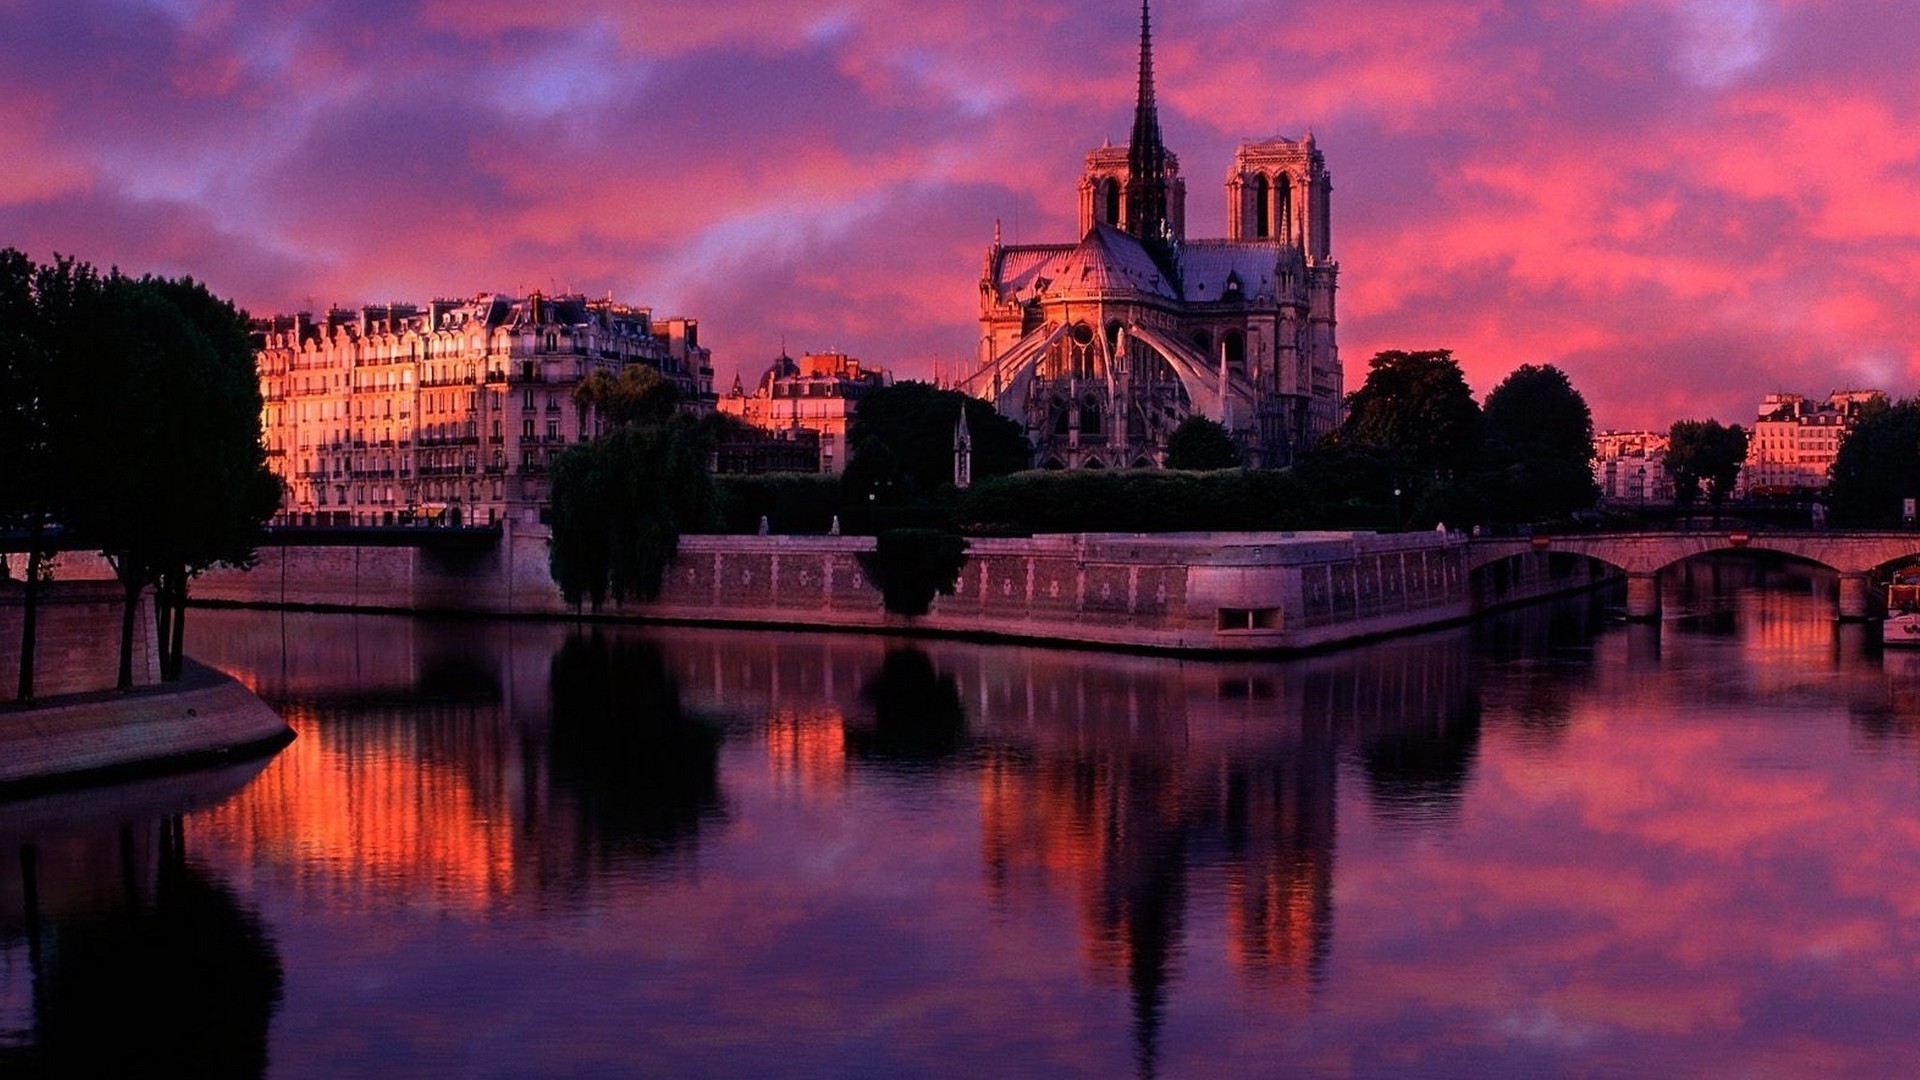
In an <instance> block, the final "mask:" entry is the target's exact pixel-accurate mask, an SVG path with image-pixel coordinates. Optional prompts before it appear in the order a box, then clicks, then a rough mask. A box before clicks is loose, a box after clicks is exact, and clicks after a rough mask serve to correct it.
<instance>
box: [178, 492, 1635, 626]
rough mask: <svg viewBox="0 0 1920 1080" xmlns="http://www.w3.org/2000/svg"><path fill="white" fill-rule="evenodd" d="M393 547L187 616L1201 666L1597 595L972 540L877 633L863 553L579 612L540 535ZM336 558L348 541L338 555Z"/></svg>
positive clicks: (1494, 575) (1336, 538)
mask: <svg viewBox="0 0 1920 1080" xmlns="http://www.w3.org/2000/svg"><path fill="white" fill-rule="evenodd" d="M416 531H417V532H419V533H420V535H421V537H422V540H421V542H420V543H419V544H417V545H412V546H409V545H405V544H397V543H394V542H392V537H390V536H384V535H383V536H382V537H381V539H380V541H379V542H377V543H370V544H357V543H341V542H334V543H327V544H314V543H309V542H298V541H295V540H292V539H289V540H288V541H287V542H284V543H277V544H275V543H270V544H269V545H267V546H263V547H262V548H261V549H260V552H259V556H260V558H259V562H258V564H257V565H256V566H255V567H254V568H253V569H252V570H249V571H245V572H241V571H230V570H216V571H211V572H209V573H207V574H205V575H204V576H202V577H201V578H200V579H198V580H197V581H196V582H195V584H194V592H193V596H194V599H195V601H196V602H200V603H216V604H232V605H243V606H264V607H286V608H307V609H318V610H342V611H384V612H405V613H431V614H463V615H493V616H522V617H525V616H533V617H546V618H570V617H578V616H580V615H582V614H590V615H597V616H598V617H603V618H610V619H626V620H634V621H649V622H667V623H691V624H700V625H723V626H758V627H782V628H803V629H821V630H867V631H878V632H889V633H924V634H939V635H953V636H966V637H979V638H994V639H1005V640H1024V641H1044V642H1051V643H1057V644H1071V645H1087V646H1099V647H1116V648H1136V649H1149V650H1156V651H1172V652H1195V653H1209V652H1212V653H1281V652H1288V651H1295V650H1303V649H1316V648H1324V647H1329V646H1333V645H1339V644H1343V643H1348V642H1354V641H1359V640H1364V639H1369V638H1375V637H1380V636H1384V635H1389V634H1396V633H1405V632H1409V631H1413V630H1419V629H1423V628H1427V627H1432V626H1438V625H1443V624H1447V623H1453V622H1459V621H1463V620H1465V619H1469V618H1471V617H1473V616H1474V615H1476V614H1479V613H1481V612H1484V611H1488V610H1492V609H1494V608H1498V607H1503V606H1507V605H1510V604H1514V603H1521V602H1526V601H1529V600H1535V599H1541V598H1544V597H1546V596H1552V595H1559V594H1563V593H1568V592H1573V591H1577V590H1582V589H1588V588H1592V587H1594V586H1595V585H1598V584H1600V583H1602V582H1604V581H1606V580H1610V579H1611V578H1612V576H1614V575H1612V573H1611V572H1610V571H1609V570H1608V569H1607V568H1606V567H1605V566H1604V565H1602V564H1599V563H1596V562H1594V561H1593V560H1591V559H1586V558H1578V557H1573V556H1568V555H1561V554H1555V553H1552V552H1541V551H1534V550H1532V549H1525V550H1518V551H1514V552H1512V553H1511V554H1509V555H1505V556H1503V557H1502V558H1500V559H1498V560H1492V561H1489V562H1487V563H1486V564H1484V565H1477V566H1476V565H1475V564H1474V560H1473V559H1472V558H1471V551H1472V545H1471V544H1470V543H1469V541H1468V538H1467V537H1465V536H1464V535H1462V534H1459V533H1444V532H1420V533H1395V534H1375V533H1369V532H1300V533H1186V534H1178V533H1176V534H1074V535H1051V536H1044V535H1043V536H1032V537H1017V538H975V539H971V540H969V541H968V547H967V558H966V562H965V564H964V565H963V567H962V569H961V572H960V577H959V580H958V582H957V583H956V588H955V591H954V593H953V594H952V595H950V596H940V597H937V598H936V599H935V601H934V604H933V608H932V610H931V611H930V612H928V613H927V614H926V615H922V616H914V617H906V616H900V615H893V614H889V613H887V612H886V611H885V610H884V608H883V607H882V605H881V595H880V592H879V590H878V589H877V588H875V587H874V585H873V583H872V582H871V581H869V580H868V578H867V575H866V572H865V570H864V569H863V567H862V564H861V556H862V555H863V554H865V553H867V552H870V551H872V550H873V547H874V540H873V538H872V537H866V536H684V537H682V538H681V541H680V552H679V557H678V558H677V559H676V560H675V561H674V563H673V565H672V566H671V567H670V568H669V570H668V572H667V576H666V578H665V580H664V582H663V585H662V589H661V592H660V595H659V596H658V597H657V598H655V599H654V600H651V601H646V602H635V601H629V602H627V603H624V604H612V603H610V604H608V605H607V606H606V607H605V608H603V609H602V610H601V611H599V612H597V613H594V612H584V613H583V612H576V611H575V610H574V609H572V608H570V607H568V606H567V605H566V604H565V603H564V602H563V601H562V600H561V597H560V594H559V590H558V589H557V588H556V587H555V585H554V584H553V582H552V580H551V578H550V576H549V573H548V567H547V551H548V537H549V533H548V531H547V530H546V528H545V527H543V526H540V525H538V524H532V523H524V522H513V521H509V522H508V523H506V524H505V525H504V527H502V528H499V529H497V530H488V532H489V534H490V535H493V536H494V537H496V539H495V540H494V542H492V543H489V544H483V545H482V544H472V543H461V544H448V543H445V542H442V539H441V538H440V537H437V536H435V535H434V532H435V531H434V530H416ZM341 539H344V538H341Z"/></svg>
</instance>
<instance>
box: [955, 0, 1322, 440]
mask: <svg viewBox="0 0 1920 1080" xmlns="http://www.w3.org/2000/svg"><path fill="white" fill-rule="evenodd" d="M1226 186H1227V223H1226V227H1227V235H1226V238H1225V239H1222V240H1207V239H1198V240H1196V239H1188V237H1187V220H1186V218H1187V215H1186V194H1187V189H1186V180H1185V179H1184V178H1182V177H1181V175H1180V161H1179V159H1178V158H1177V157H1176V156H1174V154H1173V152H1172V151H1171V150H1168V149H1167V147H1166V145H1165V144H1164V143H1163V142H1162V141H1161V136H1160V119H1159V114H1158V112H1157V110H1156V108H1155V105H1154V91H1153V24H1152V16H1151V12H1150V11H1149V10H1148V5H1147V3H1146V0H1142V3H1141V7H1140V84H1139V98H1138V100H1137V102H1136V103H1135V106H1134V115H1133V132H1132V139H1131V141H1130V142H1129V143H1128V145H1126V146H1124V147H1114V146H1103V147H1101V148H1099V149H1097V150H1093V151H1090V152H1089V153H1088V154H1087V159H1086V171H1085V173H1084V174H1083V176H1082V177H1081V180H1080V240H1079V242H1078V243H1072V244H1013V245H1009V244H1003V243H1001V239H1000V235H999V228H998V226H996V227H995V229H994V241H993V245H992V246H991V247H990V248H988V249H987V258H986V267H985V270H984V272H983V273H982V275H981V278H980V366H979V367H978V368H977V369H976V370H974V371H973V372H972V373H971V374H970V375H969V376H968V377H967V378H966V379H965V380H964V381H963V382H962V383H961V389H964V390H966V391H968V392H969V393H972V394H973V395H975V396H976V397H980V398H984V399H986V400H988V401H991V402H993V404H994V406H995V407H996V408H998V409H999V410H1000V411H1001V412H1002V413H1004V414H1006V415H1008V416H1011V417H1014V418H1015V419H1017V420H1020V421H1021V422H1022V423H1024V424H1025V425H1026V429H1027V436H1028V438H1029V439H1030V440H1031V441H1032V443H1033V445H1034V463H1035V464H1036V465H1038V466H1041V467H1044V468H1052V469H1078V468H1088V469H1091V468H1148V467H1155V466H1160V465H1164V464H1165V459H1166V446H1167V437H1168V436H1169V435H1170V434H1172V433H1173V431H1174V429H1175V428H1178V427H1179V426H1180V424H1181V423H1182V422H1183V421H1185V420H1186V419H1187V418H1188V417H1189V416H1194V415H1199V416H1205V417H1207V418H1208V419H1210V420H1214V421H1217V422H1219V423H1220V424H1222V425H1223V426H1225V427H1226V428H1227V430H1228V431H1229V432H1231V433H1232V435H1233V438H1234V441H1235V443H1236V444H1238V446H1239V447H1240V452H1241V459H1242V461H1244V462H1245V463H1246V464H1248V465H1252V466H1277V465H1285V464H1288V463H1290V462H1291V461H1292V460H1293V458H1294V455H1296V454H1298V453H1299V452H1301V451H1302V450H1304V449H1306V448H1307V447H1309V446H1311V445H1312V444H1313V442H1314V441H1315V440H1317V439H1318V438H1319V437H1320V436H1321V435H1324V434H1326V433H1327V432H1329V431H1331V430H1333V428H1334V427H1336V426H1337V425H1338V424H1339V422H1340V410H1341V395H1342V382H1341V371H1340V354H1339V351H1338V349H1337V348H1336V346H1335V344H1334V307H1333V298H1334V284H1335V279H1336V278H1337V276H1338V274H1339V265H1338V264H1337V263H1335V262H1334V261H1333V257H1332V254H1331V252H1332V244H1331V238H1330V236H1329V224H1330V221H1331V214H1330V212H1329V209H1328V202H1329V199H1330V196H1331V194H1332V191H1333V184H1332V181H1331V178H1330V177H1329V176H1328V173H1327V167H1326V161H1325V159H1324V158H1323V157H1322V156H1321V154H1320V151H1319V150H1318V149H1316V148H1315V146H1314V141H1313V135H1312V134H1311V133H1308V134H1307V136H1306V137H1305V138H1303V139H1300V140H1298V141H1295V140H1291V139H1281V138H1276V139H1271V140H1268V141H1263V142H1254V143H1247V144H1245V145H1242V146H1241V147H1240V148H1239V150H1238V152H1237V153H1236V154H1235V155H1234V160H1233V168H1232V169H1231V170H1229V171H1228V173H1227V184H1226Z"/></svg>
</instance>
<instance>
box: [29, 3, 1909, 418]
mask: <svg viewBox="0 0 1920 1080" xmlns="http://www.w3.org/2000/svg"><path fill="white" fill-rule="evenodd" d="M0 19H4V23H3V25H5V27H6V31H5V33H4V34H0V163H4V164H3V165H0V245H11V246H15V247H19V248H22V249H24V250H25V251H27V252H28V254H30V255H32V256H33V257H35V258H37V259H47V258H50V257H51V256H52V255H53V254H54V253H55V252H60V253H65V254H72V255H77V256H79V257H81V258H84V259H87V260H89V261H92V262H96V263H99V264H103V265H105V264H118V265H119V266H121V267H122V268H123V269H126V270H129V271H135V272H144V271H153V272H159V273H167V274H192V275H194V276H195V277H198V278H201V279H203V280H205V281H206V282H208V283H209V284H210V285H211V286H212V287H213V288H214V289H215V290H216V291H219V292H221V293H222V294H224V295H228V296H231V297H232V298H234V299H235V300H236V301H238V302H239V303H240V304H242V305H243V306H245V307H246V308H248V309H249V310H251V311H253V312H254V313H255V314H268V313H273V312H279V311H289V310H294V309H298V308H303V307H315V308H323V307H325V306H326V305H328V304H332V303H339V304H343V305H351V304H358V303H365V302H378V301H385V300H415V301H419V300H425V299H427V298H430V297H433V296H462V295H469V294H472V293H475V292H480V291H488V290H502V291H518V290H523V289H534V288H541V289H547V290H549V291H553V290H558V289H576V290H580V291H585V292H589V293H596V294H604V293H607V292H609V291H611V292H612V293H614V294H615V295H616V296H617V297H619V298H621V299H625V300H630V301H633V302H637V303H643V304H648V305H650V306H652V307H653V308H654V309H655V310H656V311H657V312H659V313H661V314H686V315H692V316H694V317H697V318H698V319H700V321H701V330H702V334H703V340H704V342H705V343H706V344H708V345H711V346H712V347H713V349H714V354H715V367H716V368H717V369H718V371H719V373H720V378H721V381H722V383H723V384H724V383H726V382H730V381H731V378H732V375H733V373H734V371H735V370H742V371H744V372H745V373H746V375H747V376H748V378H749V379H751V378H752V377H754V376H755V375H757V374H758V372H759V371H761V370H762V369H763V368H764V367H765V365H766V363H767V361H768V360H769V359H770V358H771V357H772V356H773V355H774V354H775V353H776V352H777V351H778V350H779V348H780V346H781V342H782V341H783V340H784V341H785V342H786V345H787V347H788V349H789V350H790V351H795V352H797V351H799V350H803V349H806V350H823V349H829V348H837V349H841V350H844V351H847V352H851V353H853V354H854V355H856V356H859V357H861V358H863V359H865V360H868V361H871V362H874V363H879V364H882V365H887V366H891V367H893V368H894V369H895V371H896V372H897V373H898V374H901V375H904V376H908V377H926V376H928V375H930V374H931V373H932V371H933V363H934V361H935V359H936V358H938V359H939V360H940V362H941V363H942V364H943V365H951V364H953V363H954V362H955V361H956V360H957V359H968V360H970V359H972V358H973V355H974V351H975V343H976V332H975V327H976V324H975V318H976V315H977V303H978V300H977V297H978V292H977V288H976V284H977V281H978V275H979V273H980V265H981V259H982V256H983V254H984V251H985V248H986V245H987V243H988V242H989V241H990V239H991V238H992V235H993V226H994V221H995V219H996V218H998V219H1001V220H1002V221H1003V222H1004V227H1005V230H1006V234H1007V237H1008V239H1009V240H1010V241H1012V240H1019V241H1024V242H1030V243H1031V242H1055V241H1057V242H1065V241H1070V240H1073V239H1076V237H1075V236H1074V235H1073V234H1074V229H1075V212H1076V203H1075V192H1074V184H1075V182H1076V180H1077V178H1078V175H1079V169H1080V163H1081V157H1082V155H1083V154H1084V152H1085V151H1086V150H1087V149H1088V148H1090V147H1093V146H1098V145H1099V144H1100V143H1101V141H1102V140H1103V139H1109V138H1110V139H1112V140H1114V141H1115V142H1123V141H1124V140H1125V138H1126V136H1127V131H1128V125H1129V120H1130V116H1131V108H1132V98H1133V69H1134V58H1135V52H1134V50H1135V46H1136V42H1137V34H1138V23H1137V19H1138V9H1137V7H1135V6H1134V5H1133V3H1132V0H1106V2H1104V3H1094V2H1091V0H1021V2H1019V3H1002V2H1001V0H723V2H719V3H710V4H690V3H683V2H673V3H665V2H659V3H655V2H621V0H546V2H542V3H528V2H526V0H512V2H507V0H297V2H296V0H247V2H245V3H242V2H240V0H62V2H60V3H47V2H43V0H0ZM1155 40H1156V66H1157V72H1158V76H1159V86H1158V90H1159V100H1160V104H1161V120H1162V124H1163V126H1164V128H1165V130H1166V135H1167V140H1168V142H1169V144H1170V145H1171V146H1172V148H1173V149H1174V150H1175V152H1176V153H1178V154H1179V155H1180V160H1181V164H1182V169H1183V172H1184V174H1185V176H1186V177H1187V181H1188V187H1189V192H1190V194H1189V209H1188V231H1189V234H1190V235H1193V236H1196V237H1198V236H1218V235H1221V234H1223V233H1224V232H1225V199H1224V195H1223V187H1222V185H1223V182H1224V178H1225V174H1226V170H1227V166H1228V163H1229V160H1230V157H1231V154H1232V150H1233V147H1234V145H1235V144H1236V143H1237V142H1239V141H1240V140H1242V139H1246V138H1262V137H1267V136H1272V135H1285V136H1288V137H1298V136H1299V135H1300V134H1302V133H1303V132H1304V131H1306V130H1307V129H1308V128H1311V129H1312V130H1313V132H1314V134H1315V137H1316V138H1317V139H1318V141H1319V144H1320V146H1321V148H1322V149H1323V150H1324V151H1325V153H1326V156H1327V161H1328V165H1329V167H1330V169H1331V170H1332V172H1333V174H1334V184H1335V191H1334V204H1333V208H1334V214H1335V220H1334V231H1333V243H1334V254H1335V256H1336V257H1337V258H1338V259H1339V260H1340V263H1341V267H1342V280H1341V284H1342V289H1341V294H1340V303H1341V309H1340V339H1341V345H1342V347H1343V348H1342V355H1343V357H1344V358H1345V360H1346V366H1347V376H1348V389H1350V390H1351V389H1353V388H1355V387H1357V386H1358V385H1359V382H1360V380H1361V379H1362V378H1363V377H1364V375H1365V372H1366V360H1367V358H1368V357H1369V356H1371V355H1372V354H1373V353H1374V352H1376V351H1378V350H1381V349H1388V348H1410V349H1411V348H1437V347H1447V348H1452V349H1453V350H1454V351H1455V355H1456V356H1458V357H1459V358H1460V360H1461V362H1462V364H1463V366H1464V367H1465V369H1466V371H1467V374H1468V377H1469V380H1470V381H1471V382H1472V384H1473V386H1474V388H1475V390H1476V391H1478V392H1480V393H1482V394H1484V393H1485V392H1486V391H1487V390H1488V389H1490V388H1491V387H1492V386H1493V385H1494V384H1496V383H1497V382H1498V381H1499V380H1500V379H1501V378H1502V377H1504V376H1505V374H1506V373H1507V372H1508V371H1510V370H1512V368H1513V367H1515V366H1516V365H1518V364H1521V363H1528V362H1535V363H1540V362H1546V363H1554V364H1558V365H1559V366H1561V367H1562V368H1564V369H1565V370H1566V371H1567V372H1568V374H1569V375H1570V376H1571V377H1572V379H1573V381H1574V384H1575V386H1577V387H1578V388H1579V389H1580V390H1581V391H1582V392H1583V393H1584V394H1585V395H1586V397H1587V400H1588V402H1589V404H1591V405H1592V407H1593V412H1594V419H1595V421H1596V423H1597V424H1599V425H1600V426H1602V427H1634V426H1660V427H1664V426H1666V425H1667V424H1668V423H1670V422H1671V421H1673V420H1675V419H1680V418H1683V417H1702V416H1713V417H1717V418H1719V419H1721V420H1723V421H1729V422H1734V421H1738V422H1743V423H1744V422H1748V421H1750V420H1751V418H1752V415H1753V411H1754V406H1755V405H1756V404H1757V403H1758V401H1759V398H1760V396H1761V395H1762V394H1764V393H1766V392H1768V391H1772V390H1793V391H1799V392H1803V393H1810V394H1825V393H1826V392H1827V391H1829V390H1833V389H1840V388H1848V387H1857V386H1869V387H1879V388H1883V389H1886V390H1889V391H1891V392H1893V393H1894V394H1896V395H1898V396H1906V395H1909V394H1912V393H1913V392H1914V389H1915V382H1916V377H1915V376H1916V372H1920V346H1917V345H1916V340H1915V331H1916V317H1915V314H1914V313H1915V312H1916V311H1920V80H1916V79H1915V78H1914V77H1913V74H1912V73H1913V72H1914V71H1915V70H1920V7H1916V6H1914V5H1909V4H1902V3H1888V2H1885V0H1539V2H1532V3H1529V2H1523V0H1510V2H1505V3H1502V2H1498V0H1320V2H1317V3H1314V4H1306V3H1292V2H1288V3H1279V2H1274V0H1185V2H1183V3H1179V4H1174V3H1171V2H1167V0H1163V2H1162V3H1161V4H1160V5H1158V6H1157V9H1156V11H1155Z"/></svg>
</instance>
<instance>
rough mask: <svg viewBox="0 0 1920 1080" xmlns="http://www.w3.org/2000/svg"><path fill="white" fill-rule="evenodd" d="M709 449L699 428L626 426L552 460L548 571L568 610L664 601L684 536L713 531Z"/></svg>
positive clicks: (690, 422) (683, 421)
mask: <svg viewBox="0 0 1920 1080" xmlns="http://www.w3.org/2000/svg"><path fill="white" fill-rule="evenodd" d="M711 447H712V444H711V441H710V440H709V438H708V436H707V434H706V431H705V429H704V428H703V427H702V426H701V425H700V424H699V422H698V421H696V420H694V419H693V418H692V417H689V416H676V417H674V418H673V419H671V420H669V421H667V422H665V423H642V424H626V425H622V426H620V427H618V428H616V429H614V431H613V432H612V433H611V434H608V435H606V436H604V437H602V438H599V439H595V440H593V441H592V442H588V443H583V444H581V445H579V446H575V447H571V448H569V449H568V450H567V451H566V452H564V453H562V454H561V455H560V456H559V457H558V458H556V459H555V460H554V465H553V473H552V498H553V503H552V507H553V509H552V517H551V520H552V523H553V536H552V539H551V541H550V547H549V550H548V568H549V571H550V572H551V573H552V575H553V580H554V581H555V583H557V584H558V585H559V586H560V594H561V596H562V597H564V598H565V599H566V601H567V603H569V604H572V605H575V606H576V607H577V606H579V604H580V603H581V602H582V601H583V600H591V601H592V603H593V606H594V608H595V609H596V610H597V609H598V608H599V607H600V605H601V604H602V603H604V602H605V601H606V598H607V597H608V596H609V595H611V596H612V597H613V599H614V600H615V601H622V600H625V599H626V598H628V597H629V596H632V597H638V598H641V599H647V600H651V599H653V598H654V597H656V596H658V595H660V585H661V582H662V580H663V579H664V577H665V574H666V570H667V567H668V566H670V565H672V563H673V560H674V558H675V557H676V556H677V555H678V554H679V551H680V534H681V533H683V532H697V531H699V530H701V529H705V528H707V527H709V525H710V524H711V520H712V515H713V490H714V489H713V478H712V476H711V475H709V474H708V472H707V458H708V456H709V453H710V450H711Z"/></svg>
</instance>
